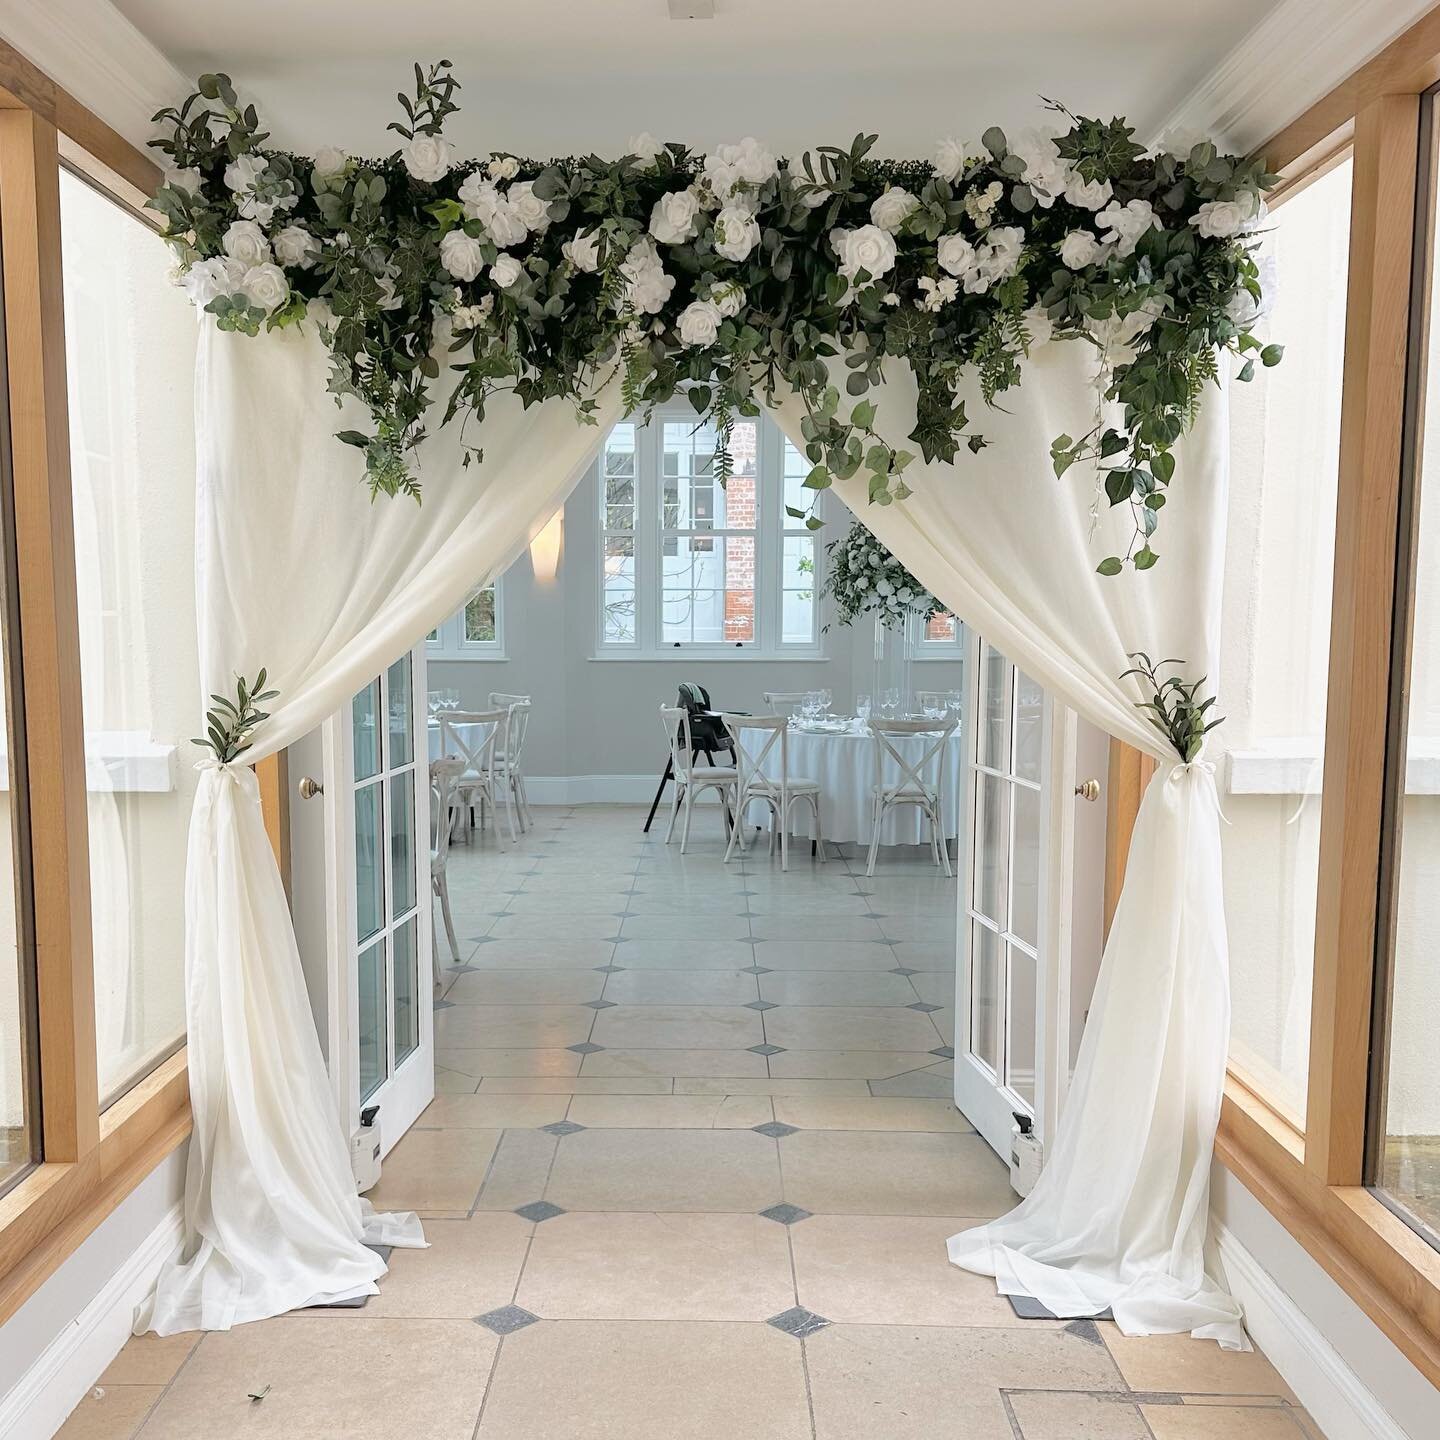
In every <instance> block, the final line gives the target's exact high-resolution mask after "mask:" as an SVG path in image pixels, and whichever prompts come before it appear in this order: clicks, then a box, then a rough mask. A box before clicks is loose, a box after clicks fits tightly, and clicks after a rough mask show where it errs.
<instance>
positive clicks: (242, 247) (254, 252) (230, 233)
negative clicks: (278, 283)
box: [221, 220, 270, 267]
mask: <svg viewBox="0 0 1440 1440" xmlns="http://www.w3.org/2000/svg"><path fill="white" fill-rule="evenodd" d="M221 243H222V244H223V245H224V246H225V253H226V254H227V255H228V256H230V258H231V259H232V260H239V261H240V262H241V264H243V265H245V266H247V267H248V266H250V265H263V264H264V263H265V262H266V261H267V260H268V259H269V258H270V242H269V241H268V240H267V239H266V238H265V232H264V231H263V230H262V229H261V228H260V227H259V226H258V225H257V224H256V223H255V222H254V221H253V220H236V221H234V222H232V224H231V225H230V228H229V229H228V230H226V232H225V237H224V239H223V240H222V242H221Z"/></svg>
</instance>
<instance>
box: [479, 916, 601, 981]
mask: <svg viewBox="0 0 1440 1440" xmlns="http://www.w3.org/2000/svg"><path fill="white" fill-rule="evenodd" d="M617 923H618V922H617ZM614 953H615V944H614V942H613V941H610V940H491V941H487V942H486V943H485V944H484V945H480V946H478V947H477V948H476V950H475V953H474V954H473V955H472V956H471V957H470V963H471V964H472V965H479V966H481V967H483V968H484V969H486V970H588V969H590V968H591V967H592V966H595V965H608V964H609V963H610V957H611V956H612V955H613V954H614Z"/></svg>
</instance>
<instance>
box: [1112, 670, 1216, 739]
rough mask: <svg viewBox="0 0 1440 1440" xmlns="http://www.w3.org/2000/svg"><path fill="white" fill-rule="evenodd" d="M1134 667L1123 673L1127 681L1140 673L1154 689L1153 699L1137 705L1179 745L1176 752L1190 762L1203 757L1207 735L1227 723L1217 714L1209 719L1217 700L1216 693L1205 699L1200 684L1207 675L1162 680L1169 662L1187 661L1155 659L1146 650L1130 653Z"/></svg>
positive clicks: (1160, 729)
mask: <svg viewBox="0 0 1440 1440" xmlns="http://www.w3.org/2000/svg"><path fill="white" fill-rule="evenodd" d="M1130 658H1131V659H1132V660H1134V661H1135V662H1136V663H1135V666H1134V668H1133V669H1130V670H1127V671H1125V673H1124V674H1123V675H1121V677H1120V678H1121V679H1122V680H1124V679H1126V678H1127V677H1129V676H1131V675H1138V676H1139V677H1140V679H1141V680H1143V681H1144V682H1145V684H1146V686H1147V687H1148V688H1149V691H1150V699H1148V700H1141V701H1139V702H1138V704H1137V706H1136V708H1137V709H1139V710H1148V711H1149V712H1150V716H1149V719H1150V723H1151V724H1152V725H1153V726H1154V727H1155V728H1156V729H1157V730H1158V731H1159V732H1160V733H1161V734H1162V735H1163V736H1164V737H1165V738H1166V739H1167V740H1168V741H1169V742H1170V743H1171V745H1173V746H1174V747H1175V753H1176V754H1177V755H1178V756H1179V757H1180V758H1181V760H1183V761H1184V762H1185V763H1186V764H1187V765H1188V764H1189V763H1190V762H1191V761H1192V760H1196V759H1198V758H1199V756H1200V750H1201V747H1202V746H1203V745H1204V744H1205V736H1206V735H1207V734H1209V732H1210V731H1211V730H1213V729H1214V728H1215V727H1216V726H1217V725H1221V724H1223V723H1224V716H1222V715H1217V716H1216V717H1215V718H1214V719H1213V720H1209V721H1207V720H1206V718H1205V712H1206V711H1207V710H1209V709H1210V707H1211V706H1212V705H1213V704H1214V703H1215V697H1214V696H1213V695H1211V696H1209V697H1208V698H1206V699H1204V700H1201V699H1200V698H1199V695H1200V687H1201V686H1202V685H1203V684H1204V683H1205V676H1203V675H1202V676H1201V677H1200V678H1199V679H1198V680H1182V679H1181V678H1180V677H1179V676H1178V675H1171V676H1170V677H1169V678H1166V679H1162V678H1161V673H1160V672H1161V671H1162V670H1164V668H1165V667H1166V666H1167V665H1183V664H1184V663H1185V662H1184V661H1183V660H1159V661H1152V660H1151V659H1150V657H1149V656H1148V655H1147V654H1145V652H1144V651H1143V650H1137V651H1136V652H1135V653H1134V654H1133V655H1131V656H1130Z"/></svg>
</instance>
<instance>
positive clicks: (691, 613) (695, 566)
mask: <svg viewBox="0 0 1440 1440" xmlns="http://www.w3.org/2000/svg"><path fill="white" fill-rule="evenodd" d="M678 542H679V543H678V548H677V553H676V554H674V555H667V556H663V557H662V558H661V578H662V584H663V587H664V588H663V589H662V591H661V595H660V620H661V637H662V639H663V640H664V641H665V643H666V644H674V643H675V642H677V641H678V642H681V643H692V644H698V645H724V644H736V643H739V642H748V641H752V640H754V638H755V538H754V536H752V535H729V536H724V537H697V536H688V535H682V536H679V537H678Z"/></svg>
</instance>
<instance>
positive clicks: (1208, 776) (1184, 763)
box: [1165, 757, 1230, 825]
mask: <svg viewBox="0 0 1440 1440" xmlns="http://www.w3.org/2000/svg"><path fill="white" fill-rule="evenodd" d="M1181 775H1183V776H1185V777H1186V778H1187V779H1189V778H1190V777H1191V776H1195V777H1196V778H1199V779H1202V780H1204V781H1205V782H1207V783H1208V784H1209V787H1210V793H1211V795H1213V796H1214V798H1215V813H1216V814H1217V815H1218V816H1219V817H1220V818H1221V820H1223V821H1224V822H1225V824H1227V825H1229V824H1230V817H1229V816H1228V815H1227V814H1226V813H1225V811H1224V810H1223V809H1222V808H1221V805H1220V787H1219V786H1218V785H1217V784H1216V783H1215V762H1214V761H1213V760H1202V759H1200V758H1199V757H1197V758H1196V759H1194V760H1177V761H1176V762H1175V764H1174V765H1172V766H1171V767H1170V773H1169V774H1168V775H1167V776H1166V777H1165V783H1166V784H1167V785H1173V784H1174V783H1175V780H1176V778H1177V777H1179V776H1181Z"/></svg>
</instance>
